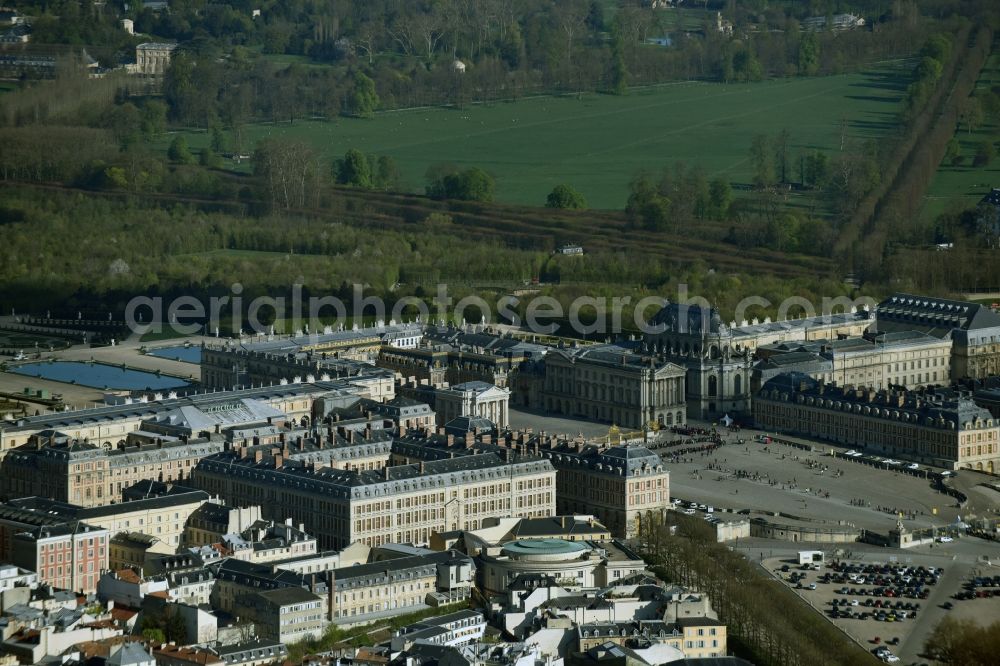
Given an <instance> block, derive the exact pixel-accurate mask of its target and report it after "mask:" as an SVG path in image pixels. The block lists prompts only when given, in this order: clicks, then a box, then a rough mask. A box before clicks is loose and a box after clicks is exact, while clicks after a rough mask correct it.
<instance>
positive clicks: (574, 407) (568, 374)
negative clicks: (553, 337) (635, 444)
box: [539, 345, 686, 429]
mask: <svg viewBox="0 0 1000 666" xmlns="http://www.w3.org/2000/svg"><path fill="white" fill-rule="evenodd" d="M544 367H545V379H544V388H543V389H542V390H541V391H540V394H539V397H540V401H541V406H542V408H543V409H545V411H547V412H552V413H555V414H564V415H567V416H573V417H580V418H585V419H589V420H592V421H604V422H606V423H613V424H616V425H620V426H624V427H628V428H636V429H643V428H646V427H648V426H652V425H653V424H656V427H658V426H659V425H675V424H676V425H681V424H683V423H686V418H685V406H686V402H685V386H684V376H685V371H684V368H682V367H680V366H679V365H676V364H674V363H670V362H667V361H664V360H663V359H662V358H656V357H654V356H652V355H649V354H646V355H643V354H638V353H635V351H633V350H632V349H630V348H627V347H623V346H620V345H592V346H584V347H577V348H571V349H558V350H554V351H550V352H549V353H548V354H546V355H545V360H544Z"/></svg>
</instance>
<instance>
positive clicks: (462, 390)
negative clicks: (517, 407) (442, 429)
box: [434, 382, 510, 428]
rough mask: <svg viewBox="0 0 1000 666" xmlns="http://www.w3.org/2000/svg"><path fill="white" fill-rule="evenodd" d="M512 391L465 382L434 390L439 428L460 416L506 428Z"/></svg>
mask: <svg viewBox="0 0 1000 666" xmlns="http://www.w3.org/2000/svg"><path fill="white" fill-rule="evenodd" d="M509 402H510V389H506V388H499V387H496V386H493V385H492V384H487V383H486V382H465V383H464V384H456V385H455V386H448V387H443V388H438V389H435V390H434V412H435V413H436V414H437V422H438V425H444V424H446V423H448V422H449V421H451V420H452V419H455V418H458V417H460V416H473V417H478V418H484V419H489V421H490V422H492V423H493V425H494V426H496V427H497V428H506V427H507V423H508V417H507V407H508V403H509Z"/></svg>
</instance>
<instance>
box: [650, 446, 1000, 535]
mask: <svg viewBox="0 0 1000 666" xmlns="http://www.w3.org/2000/svg"><path fill="white" fill-rule="evenodd" d="M757 434H759V433H756V432H753V431H748V430H743V431H742V432H740V433H739V434H738V435H735V434H731V433H726V434H725V435H724V441H726V442H729V443H727V444H724V445H723V446H721V447H719V448H717V449H715V450H714V451H712V452H710V453H707V454H703V453H693V454H686V455H681V456H679V457H678V458H672V457H671V452H672V450H674V449H672V448H670V447H668V448H663V449H660V450H659V452H660V454H661V456H662V457H663V458H664V460H665V461H667V466H668V468H669V469H670V471H671V477H670V486H671V495H672V496H675V497H681V498H683V499H685V500H695V501H698V502H700V503H705V504H711V505H713V506H716V507H725V508H733V509H737V510H742V509H750V510H756V511H770V512H775V511H778V512H781V513H785V514H789V515H792V516H797V517H802V518H806V519H813V520H816V521H821V522H822V523H826V524H837V523H838V522H841V521H842V522H844V523H847V524H850V525H852V526H855V527H859V528H863V529H870V530H877V531H880V532H885V531H887V530H888V529H889V528H891V527H893V526H894V525H895V524H896V520H897V516H898V514H899V513H903V516H904V517H903V524H904V526H906V527H908V528H910V529H916V528H921V527H930V526H938V527H943V526H946V525H948V524H951V523H953V522H955V521H956V520H957V519H958V517H959V516H960V515H961V516H962V518H963V519H967V518H968V517H969V511H968V509H959V508H958V506H957V503H956V500H954V499H953V498H951V497H949V496H947V495H944V494H942V493H940V492H938V491H936V490H935V489H934V488H933V487H932V484H931V481H930V480H929V479H927V478H921V477H917V476H913V475H910V474H907V473H906V472H903V471H892V470H886V469H879V468H876V467H872V466H869V465H865V464H861V463H857V462H854V461H851V460H848V459H843V458H837V457H833V456H831V455H830V453H831V451H833V450H838V451H842V449H835V448H834V447H830V446H828V445H824V444H822V443H818V442H814V443H812V444H813V447H814V448H815V449H816V450H815V451H813V452H809V451H803V450H801V449H798V448H796V447H792V446H787V445H784V444H776V443H771V444H767V445H765V444H763V443H761V442H759V441H756V439H755V438H756V435H757ZM737 437H739V438H742V439H744V440H745V442H746V443H745V444H742V445H740V444H736V443H733V442H735V441H736V439H737ZM801 441H804V440H801ZM677 448H681V449H683V448H685V447H684V446H681V447H677ZM965 474H966V472H964V471H963V472H960V474H959V476H962V475H965ZM980 476H981V475H980ZM983 491H984V492H981V493H977V494H976V495H975V500H976V501H974V502H972V504H974V506H975V509H974V510H975V511H976V512H977V513H978V514H979V515H997V513H998V510H1000V493H996V492H995V491H991V490H988V489H983Z"/></svg>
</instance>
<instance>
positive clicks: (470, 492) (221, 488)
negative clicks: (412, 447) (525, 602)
mask: <svg viewBox="0 0 1000 666" xmlns="http://www.w3.org/2000/svg"><path fill="white" fill-rule="evenodd" d="M312 449H313V447H307V446H306V445H305V444H303V450H301V451H299V450H295V449H291V450H289V449H285V450H278V449H273V450H266V451H265V450H261V449H260V448H257V449H256V450H254V451H253V453H252V455H251V454H249V453H250V448H245V449H241V450H240V451H236V450H230V451H225V452H223V453H220V454H217V455H215V456H212V457H210V458H208V459H206V460H204V461H203V462H202V463H201V464H200V465H199V467H198V469H197V472H196V474H195V477H194V483H195V485H196V486H197V487H199V488H202V489H204V490H206V491H208V492H210V493H212V494H214V495H219V496H221V497H222V498H224V499H225V500H226V501H227V502H229V503H231V504H234V505H245V504H259V505H260V506H261V507H262V508H263V512H264V517H266V518H273V519H279V520H284V518H285V517H286V516H290V517H291V518H293V519H294V520H296V521H302V522H305V523H308V524H309V525H310V528H311V530H312V531H313V533H314V534H315V536H316V537H317V538H318V539H319V541H320V544H321V546H322V547H324V548H343V547H345V546H347V545H349V544H351V543H354V542H355V541H360V542H362V543H365V544H367V545H370V546H375V545H380V544H383V543H390V542H405V543H419V544H426V543H428V542H429V540H430V535H431V534H432V533H434V532H440V531H447V530H454V529H475V528H477V527H479V526H480V524H481V522H482V520H484V519H485V518H487V517H490V516H495V515H497V514H498V513H505V514H506V513H509V514H511V515H514V516H528V517H535V516H546V515H551V514H553V513H554V512H555V502H556V500H555V485H556V484H555V481H556V479H555V476H556V475H555V470H554V469H553V468H552V465H551V464H550V463H549V462H548V461H545V460H542V459H540V458H538V457H535V456H515V457H512V458H505V457H504V456H501V455H499V454H497V453H478V452H470V455H463V456H461V457H455V458H453V459H452V458H449V459H441V460H430V461H427V462H424V461H421V462H419V463H414V464H408V465H397V466H394V467H384V468H383V469H377V470H358V469H353V468H352V469H350V470H343V469H336V468H334V467H330V466H328V465H327V464H326V462H325V460H323V459H321V458H320V457H317V456H316V455H315V454H314V453H313V450H312ZM388 459H389V453H388V451H387V452H386V454H385V458H384V460H383V461H382V464H383V465H385V464H386V463H387V462H388ZM278 514H280V515H278Z"/></svg>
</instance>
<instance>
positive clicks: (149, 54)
mask: <svg viewBox="0 0 1000 666" xmlns="http://www.w3.org/2000/svg"><path fill="white" fill-rule="evenodd" d="M175 50H177V44H169V43H165V42H144V43H142V44H139V45H138V46H136V47H135V73H136V74H139V75H141V76H149V77H157V78H160V77H163V76H164V75H165V74H166V73H167V69H168V68H169V67H170V60H171V58H173V55H174V51H175Z"/></svg>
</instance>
